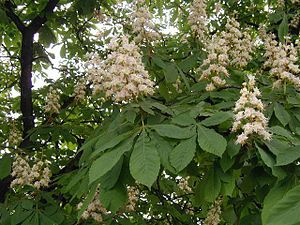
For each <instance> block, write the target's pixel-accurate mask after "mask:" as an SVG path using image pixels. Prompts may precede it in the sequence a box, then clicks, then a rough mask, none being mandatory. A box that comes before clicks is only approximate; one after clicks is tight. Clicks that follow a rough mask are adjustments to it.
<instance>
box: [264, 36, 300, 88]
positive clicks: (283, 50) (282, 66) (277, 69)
mask: <svg viewBox="0 0 300 225" xmlns="http://www.w3.org/2000/svg"><path fill="white" fill-rule="evenodd" d="M265 37H266V38H265V48H266V52H265V54H264V56H265V58H266V61H265V63H264V67H265V68H270V75H271V76H273V77H274V78H275V79H276V81H275V82H274V83H273V87H281V86H282V84H283V83H285V82H287V83H290V84H292V85H293V86H294V87H295V88H296V89H297V90H298V91H300V78H299V77H298V76H297V74H299V73H300V69H299V66H298V65H297V64H296V62H297V61H298V53H297V49H296V47H295V46H294V45H293V43H290V44H288V43H285V44H282V43H278V42H277V41H276V40H275V37H274V35H265Z"/></svg>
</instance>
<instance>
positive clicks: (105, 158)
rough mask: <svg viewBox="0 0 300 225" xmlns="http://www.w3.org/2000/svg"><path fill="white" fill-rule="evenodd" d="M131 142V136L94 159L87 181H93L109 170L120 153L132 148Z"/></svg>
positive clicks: (115, 162) (118, 158)
mask: <svg viewBox="0 0 300 225" xmlns="http://www.w3.org/2000/svg"><path fill="white" fill-rule="evenodd" d="M132 144H133V139H132V138H131V139H129V140H128V141H125V142H123V143H121V144H120V145H119V146H117V147H116V148H115V149H113V150H112V151H110V152H106V153H104V154H103V155H102V156H100V157H99V158H98V159H96V160H95V161H94V162H93V163H92V166H91V168H90V170H89V179H90V180H89V183H90V184H91V183H93V182H94V181H96V180H98V179H99V178H100V177H102V176H103V175H104V174H106V173H107V172H108V171H110V170H111V169H112V168H113V167H114V166H115V165H116V164H117V162H118V161H119V160H120V158H121V157H122V155H123V154H124V153H125V152H127V151H129V150H130V149H131V148H132Z"/></svg>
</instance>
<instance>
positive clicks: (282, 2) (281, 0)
mask: <svg viewBox="0 0 300 225" xmlns="http://www.w3.org/2000/svg"><path fill="white" fill-rule="evenodd" d="M277 4H278V7H279V8H283V7H284V6H285V0H277Z"/></svg>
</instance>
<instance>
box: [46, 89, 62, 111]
mask: <svg viewBox="0 0 300 225" xmlns="http://www.w3.org/2000/svg"><path fill="white" fill-rule="evenodd" d="M59 110H60V104H59V95H58V93H57V91H56V90H54V89H53V88H52V87H50V88H49V93H48V94H47V100H46V106H45V112H47V113H59Z"/></svg>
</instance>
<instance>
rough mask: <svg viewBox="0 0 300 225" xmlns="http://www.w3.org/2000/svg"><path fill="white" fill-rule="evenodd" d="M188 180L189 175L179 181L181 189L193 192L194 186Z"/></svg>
mask: <svg viewBox="0 0 300 225" xmlns="http://www.w3.org/2000/svg"><path fill="white" fill-rule="evenodd" d="M188 180H189V177H186V178H183V177H182V178H181V179H180V181H179V183H178V187H179V189H181V190H182V191H183V192H185V193H191V192H193V190H192V188H191V187H190V186H189V183H188Z"/></svg>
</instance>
